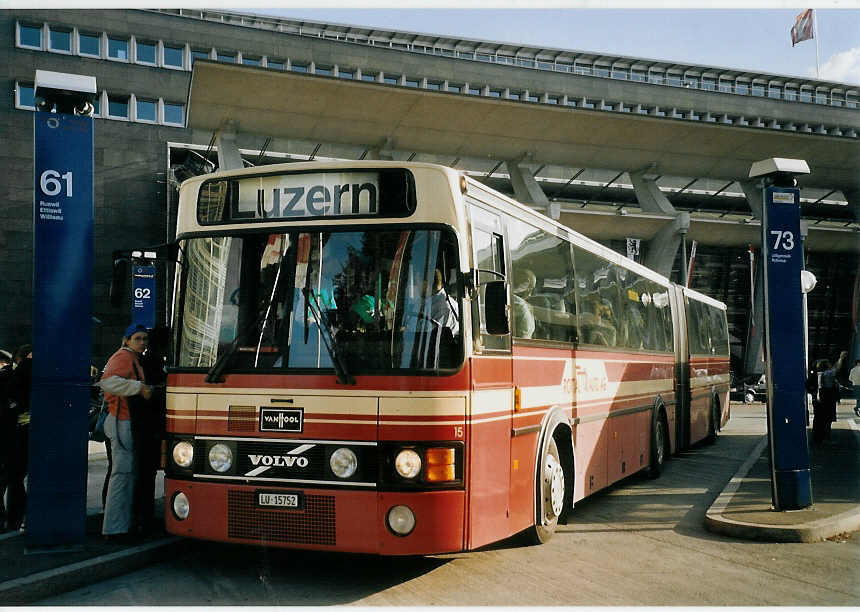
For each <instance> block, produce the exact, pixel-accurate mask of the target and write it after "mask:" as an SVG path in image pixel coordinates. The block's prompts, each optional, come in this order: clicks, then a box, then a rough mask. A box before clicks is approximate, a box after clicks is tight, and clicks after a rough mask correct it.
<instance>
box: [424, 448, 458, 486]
mask: <svg viewBox="0 0 860 612" xmlns="http://www.w3.org/2000/svg"><path fill="white" fill-rule="evenodd" d="M424 460H425V465H426V466H427V467H426V470H425V472H424V478H425V479H426V480H427V482H447V481H451V480H456V479H457V471H456V469H455V465H454V464H455V454H454V449H453V448H428V449H427V452H426V454H425V456H424Z"/></svg>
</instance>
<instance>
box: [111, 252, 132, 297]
mask: <svg viewBox="0 0 860 612" xmlns="http://www.w3.org/2000/svg"><path fill="white" fill-rule="evenodd" d="M127 282H128V259H125V258H122V259H119V258H114V260H113V277H112V278H111V281H110V304H111V306H113V307H114V308H119V307H120V306H122V303H123V300H124V299H125V294H126V283H127Z"/></svg>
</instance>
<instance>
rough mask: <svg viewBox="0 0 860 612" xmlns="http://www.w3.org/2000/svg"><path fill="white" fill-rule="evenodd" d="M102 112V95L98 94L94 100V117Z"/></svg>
mask: <svg viewBox="0 0 860 612" xmlns="http://www.w3.org/2000/svg"><path fill="white" fill-rule="evenodd" d="M101 114H102V97H101V96H100V95H98V94H96V99H95V100H93V117H99V116H101Z"/></svg>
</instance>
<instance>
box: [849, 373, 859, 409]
mask: <svg viewBox="0 0 860 612" xmlns="http://www.w3.org/2000/svg"><path fill="white" fill-rule="evenodd" d="M848 380H850V381H851V384H852V385H854V414H856V415H857V416H860V359H857V360H855V361H854V367H853V368H851V371H850V372H848Z"/></svg>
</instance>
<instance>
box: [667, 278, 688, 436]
mask: <svg viewBox="0 0 860 612" xmlns="http://www.w3.org/2000/svg"><path fill="white" fill-rule="evenodd" d="M669 295H670V303H671V305H672V328H673V329H674V330H675V339H674V347H675V440H676V443H675V452H678V451H681V450H684V449H686V448H688V447H689V446H690V346H689V342H688V341H687V316H686V312H685V302H684V293H683V290H682V288H681V287H680V286H678V285H674V284H673V285H671V286H670V287H669Z"/></svg>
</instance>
